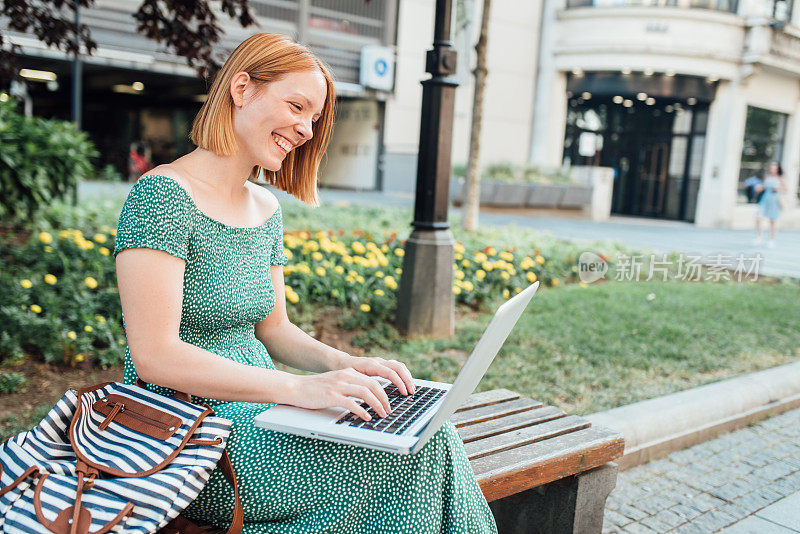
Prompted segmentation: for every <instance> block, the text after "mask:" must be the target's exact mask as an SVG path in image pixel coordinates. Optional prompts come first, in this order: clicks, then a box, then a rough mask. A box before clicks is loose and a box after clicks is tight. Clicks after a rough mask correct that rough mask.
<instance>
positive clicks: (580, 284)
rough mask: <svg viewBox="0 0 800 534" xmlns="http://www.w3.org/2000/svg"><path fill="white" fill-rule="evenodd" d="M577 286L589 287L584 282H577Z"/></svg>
mask: <svg viewBox="0 0 800 534" xmlns="http://www.w3.org/2000/svg"><path fill="white" fill-rule="evenodd" d="M578 285H579V286H581V287H589V284H587V283H586V282H578Z"/></svg>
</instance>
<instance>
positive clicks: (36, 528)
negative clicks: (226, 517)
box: [0, 382, 244, 534]
mask: <svg viewBox="0 0 800 534" xmlns="http://www.w3.org/2000/svg"><path fill="white" fill-rule="evenodd" d="M141 386H146V384H144V383H143V382H138V383H137V385H127V384H123V383H120V382H106V383H103V384H99V385H96V386H93V387H89V388H84V389H81V390H79V391H78V392H77V393H74V392H73V391H72V390H70V391H68V392H67V393H66V394H65V395H64V396H63V397H62V398H61V400H59V401H58V403H57V404H56V405H55V407H53V409H52V410H50V412H49V413H48V414H47V416H46V417H45V418H44V419H43V420H42V422H41V423H39V425H37V426H36V427H34V428H33V429H31V430H29V431H27V432H22V433H20V434H17V435H16V436H13V437H11V438H9V439H8V440H6V441H5V442H3V443H2V444H0V532H2V533H7V534H12V533H13V534H20V533H31V532H37V533H47V532H53V533H55V534H104V533H106V532H125V533H146V532H157V531H159V530H162V529H163V530H162V532H164V533H167V532H169V533H178V532H182V533H192V532H198V531H199V529H198V527H196V526H195V525H193V524H192V523H191V522H189V521H188V520H186V519H185V518H183V516H179V514H180V512H181V511H182V510H183V509H184V508H186V506H188V505H189V503H190V502H191V501H192V500H193V499H195V498H196V497H197V495H198V494H199V493H200V491H201V490H202V489H203V487H204V486H205V484H206V482H207V481H208V478H209V476H210V475H211V472H212V471H213V470H214V469H215V468H216V467H217V466H218V465H219V467H220V469H221V471H222V472H223V474H224V475H225V476H226V478H227V479H228V481H229V482H230V483H231V484H232V485H233V488H234V495H235V500H236V502H235V506H234V517H233V522H232V524H231V527H230V529H229V530H228V533H229V534H238V533H239V532H240V531H241V529H242V521H243V517H244V514H243V509H242V504H241V502H240V500H239V493H238V489H237V487H236V478H235V476H234V473H233V468H232V466H231V463H230V459H229V458H228V455H227V453H226V452H225V445H226V443H227V439H228V434H229V433H230V428H231V421H230V420H228V419H223V418H220V417H216V416H215V415H214V412H213V411H212V410H211V408H209V407H208V406H205V405H203V406H199V405H197V404H192V403H191V402H189V400H190V397H189V396H188V395H186V394H182V393H176V396H175V397H165V396H163V395H159V394H157V393H154V392H152V391H149V390H147V389H145V387H141Z"/></svg>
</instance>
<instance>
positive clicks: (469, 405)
mask: <svg viewBox="0 0 800 534" xmlns="http://www.w3.org/2000/svg"><path fill="white" fill-rule="evenodd" d="M519 397H520V395H519V393H514V392H513V391H509V390H507V389H493V390H491V391H482V392H480V393H473V394H472V395H470V396H469V397H467V400H466V401H465V402H464V404H462V405H461V406H460V407H459V408H458V409H457V410H456V413H458V412H463V411H464V410H473V409H475V408H483V407H484V406H491V405H492V404H497V403H498V402H506V401H511V400H516V399H518V398H519Z"/></svg>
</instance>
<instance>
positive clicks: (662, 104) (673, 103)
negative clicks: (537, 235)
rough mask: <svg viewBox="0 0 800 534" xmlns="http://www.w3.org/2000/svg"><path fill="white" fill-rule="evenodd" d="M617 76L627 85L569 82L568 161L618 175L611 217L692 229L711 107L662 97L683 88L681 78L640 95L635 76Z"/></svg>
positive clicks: (652, 86) (645, 86)
mask: <svg viewBox="0 0 800 534" xmlns="http://www.w3.org/2000/svg"><path fill="white" fill-rule="evenodd" d="M594 74H595V76H598V77H599V76H600V75H599V73H594ZM587 76H588V75H587ZM614 76H617V77H619V78H621V79H623V81H624V82H625V83H624V84H615V83H611V82H613V76H612V79H609V78H602V79H600V80H598V79H597V78H592V77H590V78H589V79H588V80H583V82H582V83H580V84H578V83H577V82H576V81H575V80H571V81H570V85H571V86H572V87H573V89H572V90H571V91H570V92H571V96H570V98H569V104H568V105H569V107H568V110H567V128H566V136H565V141H564V159H565V160H566V161H567V162H568V163H570V164H571V165H599V166H604V167H611V168H613V169H615V171H616V172H615V181H614V192H613V197H612V206H611V211H612V212H613V213H618V214H625V215H635V216H641V217H658V218H666V219H677V220H685V221H693V220H694V212H695V206H696V200H697V191H698V189H699V185H700V176H701V172H702V162H703V151H704V148H705V130H706V123H707V121H708V101H699V99H698V98H697V97H687V98H679V97H678V98H676V97H675V96H664V93H674V92H676V88H679V86H680V84H676V83H675V80H674V78H675V77H670V80H668V81H669V82H670V84H671V85H670V86H669V87H666V88H665V87H663V86H659V85H658V84H655V83H654V82H653V80H652V79H651V78H652V77H648V78H647V79H645V80H644V81H643V82H642V84H639V86H638V87H637V83H636V81H635V80H634V81H631V80H630V79H629V78H630V76H627V77H626V76H621V75H619V74H615V75H614ZM598 81H601V82H602V84H599V83H597V82H598ZM592 82H594V83H592ZM676 86H677V87H676ZM589 88H594V89H596V90H598V91H599V92H600V94H596V93H592V92H591V90H588V89H589ZM577 89H586V90H581V91H580V92H578V93H576V92H575V91H576V90H577ZM640 89H641V90H640ZM645 89H646V90H649V91H650V92H647V91H646V90H645ZM632 90H633V91H632ZM677 92H679V93H680V92H683V91H677ZM603 93H619V94H603ZM700 93H701V94H703V92H702V91H700ZM695 94H696V93H695ZM654 95H657V96H654ZM703 96H707V95H705V94H703Z"/></svg>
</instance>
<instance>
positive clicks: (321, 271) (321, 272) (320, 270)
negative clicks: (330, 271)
mask: <svg viewBox="0 0 800 534" xmlns="http://www.w3.org/2000/svg"><path fill="white" fill-rule="evenodd" d="M314 272H315V273H317V276H325V269H323V268H322V267H317V268H316V269H314Z"/></svg>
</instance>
